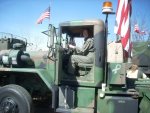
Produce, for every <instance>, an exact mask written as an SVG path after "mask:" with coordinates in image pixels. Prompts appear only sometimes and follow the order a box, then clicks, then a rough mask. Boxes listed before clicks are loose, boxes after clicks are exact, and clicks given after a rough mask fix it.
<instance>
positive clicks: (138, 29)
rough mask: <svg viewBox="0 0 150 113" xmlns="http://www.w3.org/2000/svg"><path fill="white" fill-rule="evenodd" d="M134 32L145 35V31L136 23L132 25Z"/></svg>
mask: <svg viewBox="0 0 150 113" xmlns="http://www.w3.org/2000/svg"><path fill="white" fill-rule="evenodd" d="M134 32H136V33H138V34H140V35H146V31H144V30H142V31H141V30H140V28H139V26H138V24H135V25H134Z"/></svg>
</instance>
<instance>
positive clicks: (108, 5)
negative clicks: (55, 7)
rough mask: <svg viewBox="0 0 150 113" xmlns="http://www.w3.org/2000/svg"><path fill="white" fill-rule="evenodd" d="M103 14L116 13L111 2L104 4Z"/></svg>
mask: <svg viewBox="0 0 150 113" xmlns="http://www.w3.org/2000/svg"><path fill="white" fill-rule="evenodd" d="M102 13H103V14H111V13H114V12H113V8H112V3H111V2H110V1H106V2H104V3H103V8H102Z"/></svg>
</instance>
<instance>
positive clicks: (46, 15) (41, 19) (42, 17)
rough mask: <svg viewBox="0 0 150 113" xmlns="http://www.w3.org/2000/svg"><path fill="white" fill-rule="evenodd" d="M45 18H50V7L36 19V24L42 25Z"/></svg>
mask: <svg viewBox="0 0 150 113" xmlns="http://www.w3.org/2000/svg"><path fill="white" fill-rule="evenodd" d="M45 18H50V7H48V8H47V9H46V10H45V11H44V12H43V13H42V14H41V16H40V17H39V18H38V19H37V22H36V23H37V24H42V22H43V20H44V19H45Z"/></svg>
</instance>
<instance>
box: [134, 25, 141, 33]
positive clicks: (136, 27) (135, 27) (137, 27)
mask: <svg viewBox="0 0 150 113" xmlns="http://www.w3.org/2000/svg"><path fill="white" fill-rule="evenodd" d="M134 32H136V33H139V32H140V29H139V25H138V24H135V25H134Z"/></svg>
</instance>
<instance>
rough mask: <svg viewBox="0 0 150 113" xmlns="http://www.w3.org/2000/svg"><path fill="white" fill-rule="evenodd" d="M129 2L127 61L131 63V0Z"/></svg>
mask: <svg viewBox="0 0 150 113" xmlns="http://www.w3.org/2000/svg"><path fill="white" fill-rule="evenodd" d="M128 2H130V16H129V30H130V38H129V52H128V63H131V49H132V48H131V0H129V1H128Z"/></svg>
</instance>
